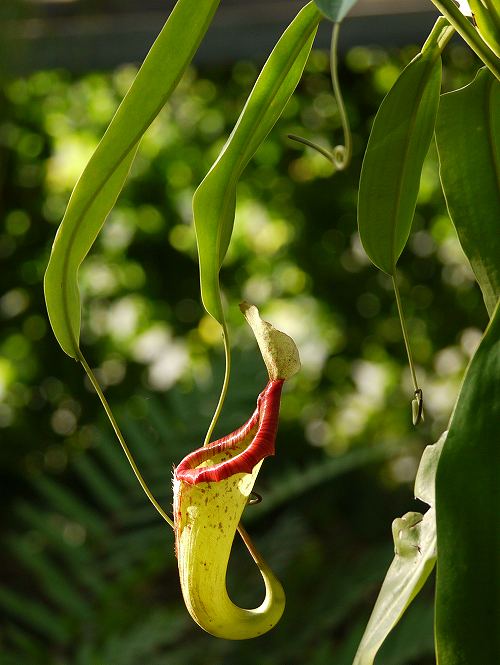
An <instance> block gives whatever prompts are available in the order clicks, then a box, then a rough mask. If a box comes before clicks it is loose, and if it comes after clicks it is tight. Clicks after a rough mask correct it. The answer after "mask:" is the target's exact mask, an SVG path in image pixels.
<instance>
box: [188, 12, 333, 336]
mask: <svg viewBox="0 0 500 665" xmlns="http://www.w3.org/2000/svg"><path fill="white" fill-rule="evenodd" d="M320 20H321V14H320V12H319V11H318V9H317V8H316V6H315V4H314V3H313V2H310V3H309V4H308V5H306V6H305V7H304V9H302V10H301V11H300V12H299V14H298V15H297V16H296V18H295V19H294V20H293V21H292V23H291V24H290V25H289V27H288V28H287V29H286V30H285V32H284V33H283V35H282V37H281V39H280V40H279V41H278V43H277V44H276V46H275V47H274V49H273V51H272V53H271V55H270V56H269V58H268V60H267V62H266V64H265V65H264V67H263V69H262V71H261V73H260V75H259V78H258V79H257V81H256V83H255V86H254V87H253V90H252V92H251V93H250V96H249V98H248V100H247V102H246V104H245V107H244V109H243V111H242V112H241V115H240V117H239V119H238V122H237V123H236V126H235V128H234V129H233V131H232V133H231V135H230V137H229V139H228V140H227V142H226V144H225V146H224V147H223V149H222V152H221V154H220V155H219V157H218V159H217V161H216V162H215V163H214V165H213V166H212V168H211V169H210V171H209V172H208V174H207V175H206V177H205V179H204V180H203V182H202V183H201V184H200V186H199V187H198V189H197V190H196V192H195V195H194V198H193V212H194V223H195V228H196V238H197V242H198V254H199V261H200V281H201V295H202V300H203V305H204V306H205V309H206V310H207V312H208V313H209V314H211V315H212V316H213V317H214V318H215V319H216V320H217V321H219V322H220V323H222V322H223V321H224V313H223V310H222V302H221V294H220V285H219V271H220V268H221V265H222V262H223V260H224V257H225V255H226V252H227V248H228V245H229V241H230V238H231V233H232V230H233V224H234V212H235V207H236V186H237V184H238V180H239V177H240V175H241V173H242V171H243V169H244V168H245V166H246V165H247V164H248V162H249V161H250V159H251V158H252V156H253V155H254V154H255V151H256V150H257V148H258V147H259V145H260V144H261V143H262V141H263V140H264V139H265V137H266V136H267V134H268V133H269V131H270V130H271V129H272V127H273V126H274V124H275V123H276V121H277V120H278V118H279V117H280V115H281V113H282V112H283V109H284V108H285V106H286V103H287V102H288V100H289V98H290V96H291V94H292V93H293V91H294V90H295V88H296V86H297V84H298V82H299V81H300V78H301V76H302V72H303V70H304V66H305V64H306V61H307V58H308V56H309V52H310V50H311V46H312V43H313V40H314V36H315V34H316V30H317V27H318V23H319V21H320Z"/></svg>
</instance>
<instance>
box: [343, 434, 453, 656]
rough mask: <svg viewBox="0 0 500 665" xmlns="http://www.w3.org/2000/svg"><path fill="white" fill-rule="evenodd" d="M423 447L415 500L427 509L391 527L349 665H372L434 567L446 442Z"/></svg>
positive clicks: (401, 519) (441, 438) (397, 521)
mask: <svg viewBox="0 0 500 665" xmlns="http://www.w3.org/2000/svg"><path fill="white" fill-rule="evenodd" d="M446 434H447V433H446V432H445V433H444V434H443V435H442V436H441V437H440V439H439V441H438V442H437V443H436V444H434V445H432V446H427V448H426V449H425V450H424V453H423V455H422V459H421V461H420V465H419V468H418V472H417V477H416V479H415V496H416V498H417V499H420V500H421V501H424V502H425V503H427V504H428V505H430V506H431V507H430V508H429V510H428V511H427V512H426V513H425V515H421V514H420V513H415V512H411V513H406V515H404V516H403V517H401V518H398V519H395V520H394V522H393V523H392V534H393V538H394V550H395V557H394V560H393V562H392V563H391V565H390V567H389V570H388V571H387V575H386V577H385V579H384V582H383V584H382V588H381V589H380V593H379V595H378V598H377V602H376V603H375V607H374V608H373V612H372V615H371V617H370V621H369V622H368V625H367V627H366V630H365V633H364V635H363V638H362V640H361V642H360V645H359V647H358V651H357V652H356V656H355V658H354V663H353V665H372V663H373V661H374V659H375V656H376V655H377V653H378V651H379V649H380V647H381V646H382V644H383V642H384V641H385V639H386V637H387V636H388V634H389V633H390V632H391V630H392V629H393V628H394V626H395V625H396V624H397V623H398V621H399V619H400V618H401V617H402V615H403V614H404V612H405V610H406V608H407V607H408V606H409V605H410V603H411V602H412V600H413V599H414V598H415V596H416V595H417V593H418V592H419V591H420V589H421V588H422V586H423V584H424V583H425V581H426V580H427V578H428V577H429V575H430V573H431V571H432V569H433V568H434V564H435V563H436V516H435V510H434V485H435V476H436V469H437V466H438V461H439V457H440V455H441V451H442V449H443V445H444V442H445V440H446Z"/></svg>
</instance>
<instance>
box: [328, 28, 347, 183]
mask: <svg viewBox="0 0 500 665" xmlns="http://www.w3.org/2000/svg"><path fill="white" fill-rule="evenodd" d="M339 31H340V23H334V24H333V29H332V39H331V44H330V76H331V78H332V87H333V94H334V95H335V101H336V102H337V106H338V109H339V115H340V121H341V123H342V131H343V132H344V145H343V146H336V147H335V148H334V150H333V163H334V164H335V166H336V167H337V169H339V170H342V169H345V168H347V167H348V166H349V164H350V162H351V156H352V137H351V128H350V126H349V118H348V116H347V112H346V109H345V104H344V99H343V97H342V90H341V89H340V84H339V74H338V53H337V46H338V41H339Z"/></svg>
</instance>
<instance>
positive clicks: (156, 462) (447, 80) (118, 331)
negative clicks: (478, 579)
mask: <svg viewBox="0 0 500 665" xmlns="http://www.w3.org/2000/svg"><path fill="white" fill-rule="evenodd" d="M416 51H417V46H408V47H407V48H404V49H398V50H395V49H392V50H387V49H386V50H384V49H382V48H380V47H372V48H366V47H356V48H351V49H350V50H349V51H348V52H347V53H346V54H345V57H344V59H343V63H342V66H341V71H340V77H341V82H342V87H343V89H344V91H345V97H346V104H347V108H348V113H349V117H350V120H351V124H352V129H353V134H354V136H353V139H354V158H353V163H352V166H351V168H350V169H349V170H348V171H347V172H346V173H338V174H336V175H335V176H333V177H332V171H331V167H330V166H329V164H328V163H327V162H326V160H324V158H323V157H321V156H320V155H317V154H315V153H313V152H312V151H310V150H309V149H303V148H302V147H298V146H296V145H293V144H291V143H290V141H289V140H288V139H287V138H286V135H287V133H289V132H293V133H297V134H302V135H305V136H307V137H308V138H311V139H313V140H316V141H319V142H321V143H323V144H325V145H327V144H328V143H329V142H330V143H332V142H335V140H337V141H336V142H338V141H339V140H340V138H341V132H340V122H339V116H338V113H337V109H336V105H335V102H334V100H333V97H332V95H331V92H330V81H329V73H328V56H327V54H326V53H324V52H320V51H314V52H313V54H312V56H311V58H310V61H309V64H308V66H307V70H306V73H305V75H304V78H303V81H302V83H301V85H300V87H299V89H298V90H297V93H296V94H295V96H294V97H293V99H292V100H291V101H290V103H289V105H288V106H287V109H286V112H285V114H284V117H283V118H282V119H281V121H280V122H279V123H278V125H277V126H276V128H275V129H274V130H273V132H272V134H271V135H270V137H269V138H268V140H267V141H266V143H265V144H264V145H263V146H262V147H261V149H260V150H259V152H258V153H257V155H256V157H255V159H254V160H253V161H252V163H251V164H250V166H249V167H248V168H247V170H246V171H245V173H244V176H243V178H242V180H241V185H240V187H239V196H238V206H237V212H236V224H235V231H234V236H233V241H232V244H231V247H230V250H229V254H228V258H227V261H226V265H225V268H224V270H223V273H222V282H223V285H224V289H225V293H226V296H227V310H228V314H229V319H230V325H231V336H232V345H233V349H234V371H233V375H232V380H231V386H230V394H229V397H228V400H227V403H226V407H225V409H224V413H223V416H222V418H221V421H220V423H219V427H218V429H217V432H218V434H220V435H222V434H224V433H226V432H227V431H230V430H231V429H233V428H234V427H236V426H238V425H239V424H241V422H243V421H244V420H245V419H246V418H247V417H248V415H249V414H250V413H251V411H252V409H253V407H254V404H255V398H256V396H257V394H258V393H259V392H260V390H261V389H262V387H263V385H264V383H265V372H264V368H263V365H262V362H261V360H260V358H259V356H258V353H257V351H256V345H255V342H254V340H253V339H252V337H251V334H250V333H249V331H248V330H247V329H246V328H245V325H244V324H243V321H242V317H241V315H240V313H239V310H238V303H239V302H240V300H242V299H247V300H249V301H251V302H254V303H256V304H257V305H259V306H261V309H262V313H263V315H264V316H265V317H266V318H268V319H269V320H271V321H272V322H273V323H274V324H275V325H276V326H278V327H281V328H282V329H284V330H286V331H287V332H288V333H289V334H291V335H292V336H293V337H294V338H295V340H296V341H297V343H298V345H299V348H300V351H301V355H302V361H303V371H302V372H301V374H300V375H299V376H298V377H297V378H296V379H294V380H293V381H290V383H289V384H287V386H286V390H285V393H284V398H283V403H282V419H281V425H280V432H279V436H278V442H277V456H276V458H274V459H272V460H269V461H267V462H266V464H265V465H264V467H263V470H262V472H261V474H260V476H259V481H258V486H257V487H256V489H257V491H258V492H260V493H261V494H262V495H263V502H262V503H261V504H260V505H259V506H255V507H253V506H252V507H249V508H248V510H247V513H246V515H245V522H246V523H247V525H248V529H249V531H250V532H251V534H252V535H254V536H255V541H256V543H257V544H258V546H259V548H260V549H261V551H262V552H263V554H264V556H265V557H266V558H267V559H268V560H269V562H270V563H271V565H272V567H273V568H274V569H275V571H276V573H277V575H278V576H279V578H280V579H281V580H282V581H283V584H284V586H285V589H286V592H287V609H286V612H285V615H284V617H283V619H282V621H281V622H280V624H279V625H278V626H277V628H276V629H275V630H274V631H272V632H271V633H269V634H268V635H266V636H264V637H262V638H259V639H257V640H253V641H250V642H245V643H239V642H237V643H231V642H226V641H221V640H217V639H215V638H212V637H210V636H208V635H206V634H205V633H203V632H202V631H201V629H199V628H198V627H197V626H196V625H195V624H194V623H193V622H192V621H191V619H190V618H189V616H188V614H187V612H186V610H185V608H184V606H183V602H182V598H181V594H180V589H179V585H178V581H177V572H176V561H175V557H174V551H173V538H172V533H171V532H170V530H169V529H168V527H166V526H165V525H164V524H163V523H162V522H161V521H160V519H159V518H158V516H157V515H156V514H155V512H154V510H153V509H152V508H151V507H150V505H149V504H148V503H147V500H146V498H145V497H144V496H143V495H142V493H141V491H140V489H139V488H138V486H137V485H136V482H135V480H134V478H133V476H132V472H131V471H130V469H129V468H128V466H127V463H126V461H125V459H124V457H123V455H122V453H121V451H120V449H119V447H118V444H117V442H116V441H115V440H114V438H113V435H112V432H111V429H110V427H109V425H108V423H107V422H106V421H105V419H104V418H103V417H102V414H101V409H100V406H99V403H98V401H97V398H96V397H95V395H94V394H93V393H92V389H91V387H90V386H89V385H88V383H87V382H86V381H85V379H84V375H83V372H82V370H81V368H80V367H79V366H78V365H77V364H75V362H74V361H72V360H71V359H70V358H68V357H66V356H65V355H64V354H63V353H62V351H61V350H60V348H59V347H58V345H57V343H56V341H55V339H54V337H53V335H52V333H51V330H50V329H49V325H48V321H47V317H46V313H45V307H44V301H43V293H42V279H43V273H44V270H45V266H46V263H47V259H48V254H49V251H50V246H51V243H52V240H53V238H54V235H55V232H56V229H57V225H58V224H59V222H60V220H61V218H62V215H63V213H64V209H65V205H66V203H67V200H68V197H69V195H70V192H71V189H72V187H73V185H74V183H75V181H76V179H77V178H78V176H79V174H80V172H81V171H82V169H83V167H84V166H85V163H86V161H87V159H88V158H89V156H90V154H91V153H92V150H93V149H94V148H95V146H96V144H97V142H98V140H99V138H100V136H101V135H102V133H103V131H104V129H105V127H106V125H107V123H108V122H109V120H110V119H111V117H112V114H113V112H114V110H115V108H116V106H117V104H118V103H119V101H120V99H121V97H122V96H123V94H124V93H125V91H126V90H127V88H128V86H129V85H130V83H131V81H132V79H133V76H134V74H135V71H136V69H135V67H134V66H122V67H120V68H118V69H116V71H112V72H89V73H86V74H84V75H79V76H75V75H71V74H70V73H68V72H66V71H64V70H51V71H38V72H36V73H33V74H31V75H29V76H26V77H23V78H6V79H4V85H3V86H2V91H1V92H0V95H1V100H0V260H1V273H0V280H1V281H0V438H1V446H0V462H1V482H0V493H1V502H2V506H3V511H2V513H3V520H2V529H3V532H4V533H3V536H2V541H1V542H2V546H1V550H0V552H1V553H0V582H1V588H0V613H1V614H2V616H3V621H2V627H1V630H0V650H1V653H0V663H1V664H2V665H31V664H33V665H38V664H40V665H47V664H49V663H50V664H52V663H54V664H58V665H59V664H61V665H62V664H64V665H66V664H68V665H69V664H71V665H138V664H139V663H141V664H142V663H147V665H177V664H184V663H186V664H188V663H189V665H193V664H194V663H203V664H204V665H205V664H206V665H212V664H214V665H216V664H217V665H235V664H236V663H238V664H241V665H245V664H247V663H248V665H253V664H255V663H258V664H259V665H267V664H269V665H271V664H273V665H294V664H295V663H297V664H298V663H304V662H308V663H309V664H310V665H323V664H325V665H326V664H327V663H328V664H330V663H335V665H344V664H345V665H348V664H349V663H350V662H351V659H352V656H353V653H354V651H355V649H356V645H357V641H358V640H359V638H360V635H361V633H362V631H363V628H364V626H365V624H366V621H367V619H368V616H369V613H370V610H371V606H372V605H373V602H374V600H375V598H376V595H377V590H378V588H379V586H380V584H381V581H382V579H383V576H384V571H385V569H386V567H387V566H388V564H389V562H390V560H391V558H392V541H391V533H390V524H391V521H392V520H393V519H394V518H395V517H398V516H400V515H402V514H403V513H405V512H406V511H408V510H418V509H424V508H425V507H424V506H418V505H416V502H415V501H414V499H413V493H412V483H413V480H414V475H415V471H416V467H417V464H418V460H419V457H420V454H421V451H422V449H423V447H424V446H425V445H426V444H429V443H433V442H434V441H435V440H436V439H437V438H438V436H439V435H440V434H441V432H442V431H443V429H444V428H445V426H446V422H447V419H448V417H449V414H450V411H451V408H452V405H453V402H454V399H455V396H456V394H457V390H458V386H459V383H460V380H461V377H462V374H463V371H464V369H465V365H466V363H467V361H468V358H469V357H470V356H471V354H472V353H473V351H474V349H475V347H476V345H477V343H478V340H479V338H480V335H481V330H482V329H483V328H484V326H485V324H486V321H487V317H486V312H485V309H484V306H483V302H482V298H481V294H480V292H479V290H478V288H477V286H476V284H475V282H474V279H473V275H472V272H471V270H470V267H469V266H468V264H467V262H466V259H465V258H464V255H463V253H462V251H461V249H460V246H459V244H458V240H457V238H456V234H455V232H454V230H453V227H452V225H451V222H450V220H449V218H448V216H447V214H446V208H445V204H444V200H443V196H442V194H441V191H440V187H439V177H438V168H437V160H436V153H435V149H434V148H432V149H431V151H430V154H429V156H428V159H427V161H426V165H425V168H424V173H423V177H422V183H421V190H420V195H419V205H418V209H417V213H416V216H415V223H414V227H413V234H412V236H411V238H410V241H409V244H408V247H407V249H406V250H405V252H404V254H403V256H402V259H401V261H400V283H401V292H402V298H403V303H404V307H405V310H406V314H407V318H408V328H409V331H410V335H411V339H412V344H413V350H414V356H415V360H416V362H417V364H418V368H417V372H418V376H419V379H420V382H421V384H422V386H423V388H424V396H425V407H426V411H425V414H426V420H425V423H424V425H423V426H421V427H420V428H419V429H418V430H414V429H413V428H412V426H411V416H410V406H409V401H410V399H411V394H412V388H411V381H410V376H409V371H408V368H407V366H406V359H405V352H404V346H403V342H402V339H401V332H400V325H399V321H398V318H397V313H396V308H395V302H394V297H393V293H392V290H391V282H390V279H389V278H388V277H387V276H385V275H383V274H381V273H379V272H377V270H376V269H375V268H373V267H372V266H371V265H370V263H369V261H368V259H367V257H366V255H365V254H364V252H363V249H362V247H361V245H360V242H359V238H358V235H357V232H356V196H357V182H358V177H359V171H360V166H361V160H362V155H363V150H364V146H365V145H366V141H367V137H368V133H369V129H370V125H371V122H372V120H373V116H374V114H375V112H376V110H377V107H378V105H379V104H380V101H381V100H382V98H383V96H384V95H385V93H386V92H387V91H388V90H389V88H390V86H391V85H392V83H393V82H394V80H395V78H396V77H397V75H398V73H399V72H400V71H401V69H402V68H403V66H404V65H405V64H406V63H407V62H408V61H409V60H410V59H411V57H412V56H413V55H414V54H415V53H416ZM444 62H445V70H444V81H443V85H444V89H445V90H449V89H452V88H454V87H457V86H458V85H461V84H465V83H466V82H468V81H469V80H471V79H472V77H473V74H474V71H475V70H476V69H477V66H478V65H477V63H476V62H475V60H474V59H473V57H472V56H471V55H470V53H469V52H468V51H467V50H466V49H465V48H464V47H462V46H461V45H460V44H459V43H453V44H452V45H451V46H450V47H449V48H448V49H447V51H446V54H445V58H444ZM257 73H258V68H257V65H256V64H255V63H252V62H249V61H241V62H237V63H235V64H233V65H231V66H227V67H226V68H221V67H218V68H216V69H215V68H201V69H200V70H198V71H196V70H195V69H190V70H189V72H188V73H187V75H186V76H185V77H184V78H183V80H182V82H181V84H180V86H179V88H178V90H177V91H176V93H175V95H174V97H173V99H172V101H171V103H170V104H169V106H168V108H167V109H165V110H164V111H163V112H162V113H161V115H160V117H159V118H158V120H157V121H156V122H155V123H154V125H153V126H152V128H151V130H150V131H149V132H148V134H147V135H146V137H145V138H144V140H143V141H142V144H141V148H140V150H139V154H138V158H137V160H136V162H135V165H134V167H133V169H132V173H131V176H130V179H129V182H128V185H127V186H126V189H125V190H124V192H123V195H122V196H121V197H120V199H119V201H118V204H117V206H116V208H115V209H114V211H113V212H112V214H111V215H110V217H109V219H108V221H107V223H106V225H105V227H104V229H103V232H102V233H101V235H100V237H99V239H98V241H97V243H96V245H95V248H94V250H93V251H92V254H91V256H90V257H89V258H88V259H87V261H86V262H85V264H84V265H83V267H82V270H81V273H80V283H81V287H82V292H83V300H84V309H83V335H82V344H83V345H84V347H85V352H86V355H87V357H88V358H89V360H90V362H91V364H92V365H93V366H94V367H95V368H96V371H97V373H98V376H99V379H100V382H101V384H102V385H103V386H105V387H106V394H107V397H108V399H109V401H110V402H111V404H112V406H113V408H114V410H115V411H116V414H117V416H118V420H119V422H120V423H121V424H122V425H123V429H124V432H125V434H126V437H127V439H128V441H129V444H130V447H131V449H132V450H133V452H134V454H135V455H136V457H137V459H138V461H139V463H140V466H141V468H142V470H143V472H144V476H145V477H146V478H147V480H148V482H149V483H150V484H151V486H152V487H153V488H154V490H155V492H156V494H157V496H158V497H159V499H160V500H161V503H162V504H163V505H165V506H169V504H170V503H171V487H170V484H171V474H172V465H173V464H175V463H177V462H178V461H180V459H182V457H183V456H184V454H186V453H187V452H188V451H191V450H192V449H194V448H195V447H198V446H199V445H201V443H202V440H203V435H204V432H205V431H206V428H207V426H208V423H209V421H210V417H211V413H212V412H213V409H214V406H215V403H216V401H217V397H218V391H219V388H220V382H221V376H222V371H223V359H222V352H221V345H220V339H219V331H218V329H217V326H216V325H215V324H214V323H213V322H212V321H211V320H210V319H209V318H208V317H207V316H206V315H204V313H203V310H202V308H201V306H200V301H199V290H198V270H197V262H196V246H195V238H194V232H193V227H192V224H191V221H192V220H191V197H192V194H193V191H194V189H195V188H196V186H197V185H198V183H199V182H200V180H201V179H202V177H203V176H204V174H205V173H206V171H207V170H208V168H209V167H210V165H211V163H212V162H213V160H214V159H215V158H216V156H217V154H218V151H219V150H220V148H221V147H222V145H223V142H224V139H225V137H227V135H228V133H229V132H230V130H231V128H232V127H233V125H234V122H235V121H236V119H237V117H238V114H239V111H240V110H241V108H242V105H243V103H244V101H245V99H246V96H247V95H248V92H249V90H250V88H251V86H252V84H253V82H254V80H255V78H256V76H257ZM228 586H229V589H230V595H231V596H232V597H233V599H234V600H235V601H236V602H239V603H241V604H246V605H247V606H250V604H252V603H258V602H259V599H260V598H261V597H262V595H263V589H262V588H261V582H260V580H259V578H258V574H257V573H256V571H255V569H254V567H253V565H252V563H251V562H250V560H249V557H248V555H247V554H246V553H245V552H244V550H243V548H242V547H241V545H240V543H236V545H235V551H234V557H233V560H232V561H231V566H230V571H229V577H228ZM432 619H433V609H432V583H429V584H428V585H427V586H426V588H425V589H424V591H423V592H422V593H421V595H420V596H419V598H418V599H417V601H416V603H415V605H414V606H413V607H412V608H411V610H410V611H409V612H408V614H407V615H406V616H405V617H404V619H403V621H402V622H401V624H400V625H399V626H398V628H397V630H396V631H395V633H394V634H393V635H392V636H391V637H390V639H389V640H388V643H387V645H386V646H385V647H384V652H383V655H381V656H380V662H381V663H384V665H403V664H410V663H413V664H414V665H427V664H431V663H433V662H434V657H433V635H432Z"/></svg>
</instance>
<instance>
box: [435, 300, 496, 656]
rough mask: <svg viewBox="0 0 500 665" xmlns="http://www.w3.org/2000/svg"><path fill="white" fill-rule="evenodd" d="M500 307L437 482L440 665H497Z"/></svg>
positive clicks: (467, 385) (467, 384) (468, 380)
mask: <svg viewBox="0 0 500 665" xmlns="http://www.w3.org/2000/svg"><path fill="white" fill-rule="evenodd" d="M499 423H500V307H499V306H498V305H497V307H496V310H495V313H494V315H493V317H492V320H491V322H490V325H489V326H488V328H487V330H486V332H485V335H484V337H483V340H482V342H481V344H480V346H479V348H478V350H477V351H476V353H475V355H474V357H473V359H472V361H471V363H470V365H469V368H468V370H467V374H466V376H465V379H464V383H463V387H462V390H461V392H460V396H459V399H458V402H457V405H456V407H455V410H454V413H453V416H452V420H451V424H450V429H449V433H448V439H447V442H446V446H445V447H444V449H443V453H442V455H441V459H440V461H439V466H438V470H437V476H436V512H437V542H438V552H439V565H438V574H437V586H436V651H437V660H438V662H439V665H470V664H471V663H500V630H499V627H500V520H499V515H500V484H499V482H498V470H499V469H500V445H499V437H498V432H499V430H498V424H499Z"/></svg>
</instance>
